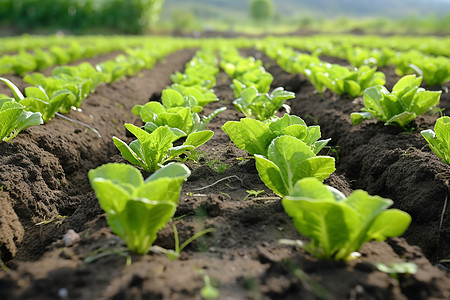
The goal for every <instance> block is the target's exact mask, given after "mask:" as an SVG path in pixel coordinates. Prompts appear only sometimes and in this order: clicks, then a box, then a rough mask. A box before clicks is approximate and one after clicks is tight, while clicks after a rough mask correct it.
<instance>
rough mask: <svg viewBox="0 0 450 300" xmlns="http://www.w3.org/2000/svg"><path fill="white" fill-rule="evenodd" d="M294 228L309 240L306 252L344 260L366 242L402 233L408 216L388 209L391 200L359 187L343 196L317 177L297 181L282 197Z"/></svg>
mask: <svg viewBox="0 0 450 300" xmlns="http://www.w3.org/2000/svg"><path fill="white" fill-rule="evenodd" d="M282 204H283V207H284V209H285V211H286V213H287V214H288V215H289V216H290V217H291V218H292V219H293V221H294V225H295V228H297V230H298V231H299V232H300V233H301V234H302V235H304V236H306V237H308V238H310V239H311V242H310V243H308V244H307V245H305V249H306V251H308V252H309V253H311V254H312V255H314V256H316V257H318V258H320V259H333V260H346V259H349V258H350V256H351V253H352V252H355V251H358V250H359V248H360V247H361V245H362V244H364V243H365V242H368V241H371V240H376V241H383V240H384V239H386V238H387V237H396V236H399V235H401V234H402V233H403V232H404V231H405V230H406V229H407V228H408V226H409V224H410V223H411V216H410V215H409V214H407V213H406V212H403V211H400V210H397V209H387V208H388V207H389V206H391V205H392V204H393V201H392V200H389V199H384V198H381V197H379V196H370V195H369V194H368V193H367V192H365V191H362V190H357V191H354V192H353V193H352V194H351V195H350V196H349V197H345V196H344V195H343V194H342V193H341V192H339V191H338V190H336V189H334V188H332V187H328V186H326V185H324V184H323V183H321V182H320V181H319V180H318V179H316V178H304V179H302V180H299V181H298V182H296V184H295V186H294V188H293V189H292V191H291V192H290V194H289V195H288V196H285V197H284V198H283V200H282Z"/></svg>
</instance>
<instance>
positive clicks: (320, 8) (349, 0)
mask: <svg viewBox="0 0 450 300" xmlns="http://www.w3.org/2000/svg"><path fill="white" fill-rule="evenodd" d="M274 4H275V7H276V10H277V13H278V14H279V15H282V16H283V15H284V16H308V15H310V14H314V15H317V16H322V17H330V16H351V17H373V16H388V17H406V16H409V15H418V16H420V15H428V14H437V15H441V14H448V13H449V12H450V1H445V0H427V1H423V0H372V1H362V0H339V1H334V0H315V1H309V0H277V1H274ZM248 5H249V0H166V1H165V5H164V9H163V16H168V15H169V14H170V12H171V11H173V10H186V11H190V12H193V13H194V14H195V16H196V17H200V18H217V17H222V16H224V17H226V18H230V17H232V18H240V17H244V16H247V11H248ZM230 13H231V14H232V15H231V16H230Z"/></svg>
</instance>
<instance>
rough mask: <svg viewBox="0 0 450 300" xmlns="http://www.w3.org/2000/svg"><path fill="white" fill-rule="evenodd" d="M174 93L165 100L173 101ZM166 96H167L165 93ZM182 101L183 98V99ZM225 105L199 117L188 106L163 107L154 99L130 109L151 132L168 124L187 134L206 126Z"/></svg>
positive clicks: (175, 129) (174, 99)
mask: <svg viewBox="0 0 450 300" xmlns="http://www.w3.org/2000/svg"><path fill="white" fill-rule="evenodd" d="M175 95H176V93H172V92H170V97H172V99H170V100H168V99H165V102H169V101H170V102H175V101H177V99H176V98H175V97H176V96H175ZM166 97H169V96H167V95H166ZM183 101H184V100H183ZM224 110H226V108H225V107H221V108H219V109H216V110H215V111H214V112H212V113H211V114H210V115H208V116H206V117H205V116H204V117H203V118H200V116H199V115H198V114H197V113H195V112H193V111H192V109H191V108H190V107H169V108H165V107H164V106H163V105H162V104H161V103H159V102H156V101H150V102H147V103H146V104H145V105H136V106H134V107H133V109H132V110H131V111H132V113H134V114H135V115H138V116H140V117H141V119H142V121H143V122H144V123H147V124H146V126H145V128H146V130H147V131H149V132H152V131H153V130H155V129H156V128H158V127H160V126H165V125H167V126H169V127H170V128H171V129H174V131H179V132H180V134H184V135H188V134H190V133H192V132H196V131H202V130H204V129H205V128H206V125H208V123H209V122H211V120H212V119H213V118H214V117H215V116H217V115H218V114H219V113H221V112H222V111H224Z"/></svg>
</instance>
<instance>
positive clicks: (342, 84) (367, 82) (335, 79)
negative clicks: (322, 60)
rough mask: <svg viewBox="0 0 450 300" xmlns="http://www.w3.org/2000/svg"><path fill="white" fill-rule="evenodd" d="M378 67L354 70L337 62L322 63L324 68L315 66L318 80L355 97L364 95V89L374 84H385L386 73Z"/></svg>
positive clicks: (335, 90)
mask: <svg viewBox="0 0 450 300" xmlns="http://www.w3.org/2000/svg"><path fill="white" fill-rule="evenodd" d="M376 70H377V68H375V67H374V68H370V67H369V66H362V67H360V68H359V69H355V70H354V71H352V70H350V69H349V68H347V67H343V66H340V65H336V64H322V68H317V69H314V68H313V72H315V73H316V74H315V76H316V77H317V80H319V81H321V82H322V83H323V84H324V85H325V86H326V87H327V88H328V89H329V90H330V91H332V92H334V93H336V94H338V95H343V94H348V95H350V97H352V98H355V97H358V96H361V95H363V93H364V90H365V89H366V88H368V87H370V86H374V85H384V84H385V83H386V77H385V75H384V73H382V72H377V71H376Z"/></svg>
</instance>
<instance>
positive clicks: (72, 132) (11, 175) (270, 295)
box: [0, 51, 450, 299]
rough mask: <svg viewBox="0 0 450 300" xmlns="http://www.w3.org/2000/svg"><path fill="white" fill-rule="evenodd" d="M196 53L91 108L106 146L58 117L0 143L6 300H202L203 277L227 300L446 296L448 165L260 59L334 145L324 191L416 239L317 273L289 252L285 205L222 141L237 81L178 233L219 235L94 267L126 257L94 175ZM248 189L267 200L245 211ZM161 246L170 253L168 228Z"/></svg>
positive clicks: (224, 93) (223, 89)
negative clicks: (371, 198)
mask: <svg viewBox="0 0 450 300" xmlns="http://www.w3.org/2000/svg"><path fill="white" fill-rule="evenodd" d="M251 53H253V54H254V52H251ZM192 54H193V51H181V52H177V53H175V54H173V55H171V56H169V57H168V58H167V59H166V61H165V63H158V64H157V65H156V66H155V68H154V69H153V70H150V71H144V72H142V73H141V74H140V75H139V76H136V77H133V78H130V79H126V80H123V81H121V82H117V83H114V84H112V85H109V86H101V87H99V88H98V89H97V91H96V92H95V93H94V94H92V95H90V96H89V97H88V98H87V99H86V100H85V102H84V103H83V106H82V109H83V112H75V111H74V112H71V113H70V115H69V116H70V117H71V118H74V119H77V120H81V121H83V122H85V123H89V124H90V125H91V126H93V127H95V128H96V129H98V130H99V132H100V133H101V135H102V138H101V139H100V138H98V137H97V136H96V135H95V134H94V133H93V132H92V131H89V130H87V129H85V128H84V127H80V126H78V125H76V124H72V123H68V122H67V121H64V120H62V119H58V118H55V119H54V120H52V121H51V122H50V123H49V124H46V125H44V126H38V127H32V128H30V129H27V130H26V131H25V132H23V133H21V134H19V136H18V137H17V138H15V139H14V140H13V141H12V142H10V143H8V144H6V143H1V144H0V160H1V164H0V186H3V187H2V191H0V201H1V205H2V208H3V209H2V210H1V212H0V251H1V258H2V260H3V261H4V262H5V263H6V265H7V267H8V268H9V270H3V271H0V299H201V297H200V289H201V288H202V287H203V286H204V280H203V275H204V274H206V275H208V276H210V277H211V279H212V283H213V285H214V286H215V287H216V288H218V289H219V291H220V297H219V299H448V298H449V297H450V280H449V277H448V275H447V274H446V273H445V271H442V270H439V268H437V267H436V266H433V265H436V262H437V260H438V259H442V258H448V257H449V256H448V254H449V252H448V250H449V247H448V240H449V237H448V228H449V226H448V225H449V224H448V212H445V211H444V213H442V208H443V204H444V200H445V198H446V196H447V194H448V189H447V181H446V179H443V178H445V176H444V175H443V174H448V171H449V167H448V166H446V165H443V164H442V163H441V162H439V160H438V159H436V158H435V156H434V155H433V153H431V152H430V151H429V150H428V149H427V147H426V146H425V142H424V141H422V140H421V139H420V136H419V133H418V131H417V130H416V131H413V133H410V134H400V132H399V131H398V130H396V129H395V128H394V129H393V128H388V127H384V126H381V125H380V124H377V123H375V122H373V123H371V124H365V125H361V126H358V127H351V125H350V124H349V123H348V121H349V113H350V112H351V111H353V110H357V109H358V108H359V107H360V104H353V103H352V102H351V101H349V100H346V99H341V98H339V97H337V96H334V95H332V94H331V93H325V94H324V95H317V94H315V93H314V90H313V87H312V86H311V84H310V83H308V82H307V80H306V79H305V78H302V77H299V76H297V75H290V74H287V73H285V72H283V71H282V70H281V69H279V67H277V66H275V65H274V64H273V62H272V63H271V62H270V61H269V60H268V59H267V58H266V57H264V56H262V58H263V59H264V61H265V62H266V63H268V64H270V65H271V66H269V67H268V69H269V71H270V72H272V73H273V74H274V76H275V78H276V81H275V84H276V85H277V86H286V87H289V89H291V90H294V91H295V92H297V99H295V100H294V101H292V102H291V104H292V106H293V109H294V113H295V114H297V115H299V116H301V117H303V118H304V119H305V120H306V121H307V122H309V123H310V124H312V123H314V122H316V121H317V122H318V123H319V124H320V125H321V127H322V132H323V134H322V135H323V136H324V137H332V138H333V145H334V146H335V149H337V153H338V156H339V158H338V164H337V169H338V171H337V172H336V174H333V175H332V176H331V178H330V179H328V180H327V183H329V184H331V185H332V186H335V187H337V188H339V189H341V190H343V191H344V192H345V193H347V194H348V193H349V192H350V190H351V189H355V188H364V189H366V190H368V191H369V192H370V193H372V194H380V195H382V196H385V197H389V198H392V199H393V200H394V201H395V206H396V207H400V208H402V209H404V210H407V211H408V212H409V213H411V214H412V216H413V225H412V226H411V228H410V229H409V230H408V232H407V233H406V235H405V236H406V240H405V239H404V238H395V239H390V240H388V241H387V242H384V243H376V242H371V243H368V244H366V245H364V246H363V248H362V249H361V251H360V252H361V254H362V256H361V258H359V259H356V260H354V261H351V262H349V263H342V262H339V263H335V262H324V261H318V260H317V259H315V258H314V257H312V256H310V255H309V254H307V253H305V252H304V251H303V250H302V249H300V248H297V247H294V246H284V245H281V244H279V243H278V241H279V239H282V238H285V239H303V238H302V237H301V236H300V235H299V234H298V233H297V232H296V230H295V228H294V226H293V224H292V222H291V220H290V219H289V217H287V215H286V214H285V213H284V211H283V208H282V206H281V204H280V201H279V199H277V197H274V195H273V194H272V193H271V192H270V190H269V189H268V188H267V187H265V186H264V184H263V183H262V182H261V181H260V179H259V177H258V174H257V172H256V169H255V166H254V161H252V160H247V161H242V160H238V159H237V158H245V157H247V156H248V154H247V153H246V152H245V151H242V150H240V149H237V148H236V147H235V146H234V144H233V143H232V142H231V141H230V140H229V138H228V137H227V135H226V134H225V133H224V132H223V131H222V130H221V126H222V125H223V124H224V123H225V122H226V121H229V120H238V119H239V118H241V117H243V116H242V115H240V114H239V113H238V112H236V111H235V110H234V108H233V106H232V104H231V100H233V94H232V91H231V89H230V88H229V84H230V80H229V79H228V77H227V76H226V75H225V74H223V73H220V74H219V77H218V81H217V86H216V88H215V90H216V93H217V95H218V96H219V98H220V99H221V101H220V102H217V103H211V104H209V105H208V106H207V107H206V108H205V112H206V113H209V112H210V111H212V110H214V109H216V108H218V107H221V106H226V107H227V108H228V110H227V111H225V112H223V113H222V114H220V115H219V116H218V117H217V118H216V119H214V120H213V122H212V123H211V124H210V126H209V128H210V129H211V130H214V132H215V135H214V137H213V139H212V140H210V141H209V142H208V143H207V144H205V145H204V146H202V147H201V148H200V149H199V150H201V151H203V152H204V153H203V155H200V156H199V158H198V162H197V163H196V162H193V161H188V162H187V164H188V166H189V168H190V169H191V170H192V175H191V176H190V177H189V179H188V181H187V182H186V183H185V184H184V186H183V190H182V194H181V197H180V204H179V207H178V209H177V212H176V216H177V217H182V218H181V219H180V220H178V221H176V226H177V228H178V231H179V234H180V239H181V241H184V240H186V239H187V238H189V237H190V236H192V235H193V234H194V233H195V232H198V231H200V230H201V229H203V228H210V227H213V228H215V229H216V231H215V232H213V233H210V234H208V235H207V236H203V237H202V238H200V239H199V240H197V241H195V242H194V243H192V244H191V245H189V246H188V247H187V248H186V249H185V250H184V251H183V252H182V255H181V257H180V259H179V260H176V261H170V260H169V259H168V258H167V257H166V256H165V255H163V254H154V253H149V254H147V255H144V256H137V255H134V254H130V255H131V264H130V265H129V266H127V264H126V258H125V257H123V256H120V255H117V254H116V255H110V256H106V257H103V258H100V259H98V260H96V261H94V262H92V263H89V264H88V263H85V262H84V261H83V260H84V259H85V258H86V257H88V256H89V255H91V254H92V253H93V252H94V251H95V250H98V249H118V248H119V247H123V246H124V243H123V241H121V239H120V238H118V237H117V236H115V235H113V234H112V233H111V231H110V229H109V228H108V226H107V224H106V219H105V215H104V213H103V212H102V210H101V209H100V208H99V206H98V204H97V200H96V198H95V195H94V193H93V191H92V190H91V188H90V186H89V183H88V180H87V171H88V170H89V169H91V168H94V167H96V166H98V165H100V164H102V163H105V162H108V161H123V159H122V158H121V156H120V155H119V154H118V151H117V150H116V149H115V147H114V145H113V143H112V141H111V136H113V135H115V136H118V137H120V138H122V139H125V131H124V128H123V123H124V122H131V123H134V122H137V120H136V117H135V116H134V115H132V114H131V112H130V109H131V107H132V106H133V105H135V104H142V103H145V102H146V101H148V99H149V98H152V99H155V98H158V94H159V93H160V92H161V90H162V89H163V88H164V87H165V86H166V85H168V84H169V83H170V80H169V75H170V74H171V73H173V72H174V71H175V70H182V68H183V65H184V63H185V62H186V61H187V60H188V59H189V58H190V57H191V56H192ZM2 92H4V91H3V90H2V89H1V88H0V93H2ZM447 100H448V98H447ZM435 119H436V117H435V116H430V117H429V116H425V117H423V118H420V119H419V121H418V124H417V126H416V127H417V128H419V129H422V128H431V125H432V124H433V122H434V120H435ZM350 132H351V135H350ZM369 147H372V148H370V149H369ZM371 149H372V150H371ZM367 151H370V152H367ZM218 171H223V173H220V172H218ZM438 175H439V176H438ZM447 176H448V175H447ZM224 178H228V179H225V180H222V181H219V180H221V179H224ZM447 178H448V177H447ZM208 186H209V187H208ZM246 190H256V191H258V190H264V192H263V193H261V194H260V195H259V196H258V197H257V198H256V199H255V198H254V197H253V196H250V197H248V198H247V199H246V200H245V201H244V200H243V199H244V198H245V197H246V196H247V192H246ZM60 216H61V217H60ZM441 218H442V220H443V222H442V226H439V222H440V220H441ZM44 220H46V221H47V222H45V224H42V223H41V225H36V224H38V223H39V222H42V221H44ZM69 229H73V230H75V231H76V232H77V233H79V234H80V241H79V242H77V243H75V244H74V245H73V246H69V247H65V246H64V243H63V242H62V237H63V235H64V234H65V233H66V232H67V231H68V230H69ZM438 237H439V239H438ZM438 240H439V243H438ZM155 244H156V245H158V246H161V247H164V248H170V249H173V248H174V241H173V231H172V226H171V225H170V224H169V225H168V226H167V227H166V228H164V229H163V230H162V231H161V232H160V233H159V235H158V239H157V241H156V242H155ZM411 245H416V246H411ZM418 246H420V247H422V249H423V253H425V254H426V255H427V257H426V256H425V255H424V254H423V253H422V250H421V249H419V247H418ZM405 261H408V262H413V263H416V264H417V265H418V272H417V274H415V275H408V276H405V275H400V276H399V277H398V279H394V278H392V277H390V276H389V275H388V274H385V273H382V272H379V271H377V269H376V268H375V267H374V263H376V262H382V263H385V264H388V265H390V264H391V263H393V262H405ZM430 261H431V263H430ZM442 268H445V266H444V265H442Z"/></svg>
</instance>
